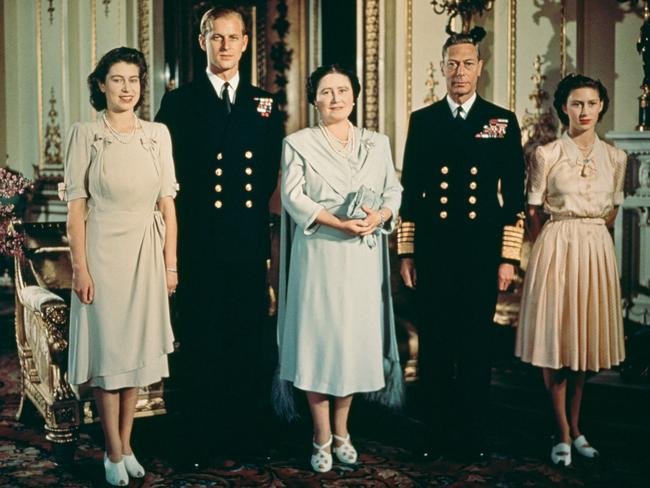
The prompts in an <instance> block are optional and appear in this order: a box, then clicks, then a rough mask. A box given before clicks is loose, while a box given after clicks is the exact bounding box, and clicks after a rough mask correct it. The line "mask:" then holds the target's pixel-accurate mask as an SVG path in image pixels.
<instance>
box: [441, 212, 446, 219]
mask: <svg viewBox="0 0 650 488" xmlns="http://www.w3.org/2000/svg"><path fill="white" fill-rule="evenodd" d="M440 218H441V219H446V218H447V212H445V211H444V210H443V211H442V212H440Z"/></svg>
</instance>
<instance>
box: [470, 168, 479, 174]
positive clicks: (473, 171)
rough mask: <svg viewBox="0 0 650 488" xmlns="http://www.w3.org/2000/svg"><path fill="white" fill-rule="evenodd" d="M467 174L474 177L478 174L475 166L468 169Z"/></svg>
mask: <svg viewBox="0 0 650 488" xmlns="http://www.w3.org/2000/svg"><path fill="white" fill-rule="evenodd" d="M469 172H470V173H472V174H473V175H475V174H476V173H478V168H477V167H476V166H472V167H471V168H470V170H469Z"/></svg>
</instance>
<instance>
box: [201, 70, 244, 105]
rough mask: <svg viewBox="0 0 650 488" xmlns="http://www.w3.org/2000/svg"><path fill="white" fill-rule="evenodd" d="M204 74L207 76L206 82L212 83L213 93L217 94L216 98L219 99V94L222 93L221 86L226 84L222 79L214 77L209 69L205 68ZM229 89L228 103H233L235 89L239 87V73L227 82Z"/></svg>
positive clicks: (235, 93)
mask: <svg viewBox="0 0 650 488" xmlns="http://www.w3.org/2000/svg"><path fill="white" fill-rule="evenodd" d="M205 72H206V73H207V75H208V80H210V83H212V86H213V87H214V91H216V92H217V96H218V97H219V98H221V93H222V91H223V85H224V83H225V82H226V80H224V79H223V78H220V77H219V76H217V75H215V74H214V73H213V72H212V71H210V68H206V70H205ZM228 83H229V84H230V87H229V88H228V94H229V95H230V103H235V96H236V95H237V87H238V86H239V71H237V73H235V76H233V77H232V78H230V79H229V80H228Z"/></svg>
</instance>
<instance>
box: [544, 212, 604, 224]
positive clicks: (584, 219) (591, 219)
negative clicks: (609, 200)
mask: <svg viewBox="0 0 650 488" xmlns="http://www.w3.org/2000/svg"><path fill="white" fill-rule="evenodd" d="M562 220H574V221H577V222H580V223H582V224H597V225H605V219H603V218H601V217H578V216H573V215H557V214H551V222H559V221H562Z"/></svg>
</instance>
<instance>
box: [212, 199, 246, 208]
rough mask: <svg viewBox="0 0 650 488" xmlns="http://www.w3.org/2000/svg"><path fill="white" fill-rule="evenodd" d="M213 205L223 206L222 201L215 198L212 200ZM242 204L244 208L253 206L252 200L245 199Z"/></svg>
mask: <svg viewBox="0 0 650 488" xmlns="http://www.w3.org/2000/svg"><path fill="white" fill-rule="evenodd" d="M214 206H215V207H216V208H221V207H223V202H222V201H221V200H215V202H214ZM244 206H245V207H246V208H252V207H253V200H246V201H245V202H244Z"/></svg>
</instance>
